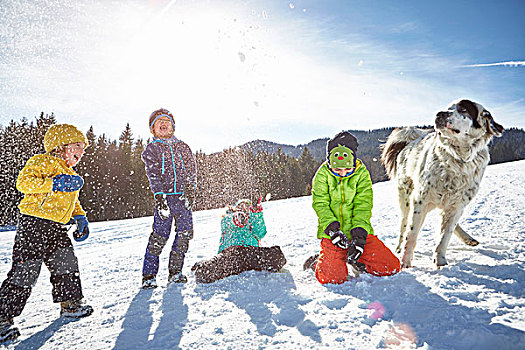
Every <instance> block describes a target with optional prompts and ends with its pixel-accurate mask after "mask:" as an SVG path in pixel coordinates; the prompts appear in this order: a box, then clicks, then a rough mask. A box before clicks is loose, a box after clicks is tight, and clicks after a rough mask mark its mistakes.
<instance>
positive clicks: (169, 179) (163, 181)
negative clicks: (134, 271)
mask: <svg viewBox="0 0 525 350" xmlns="http://www.w3.org/2000/svg"><path fill="white" fill-rule="evenodd" d="M149 126H150V131H151V133H152V134H153V136H154V138H153V140H152V141H151V142H150V143H149V144H148V145H147V146H146V149H145V150H144V152H143V153H142V160H143V161H144V164H145V165H146V175H147V176H148V180H149V184H150V187H151V191H152V192H153V196H154V198H155V214H154V219H153V232H152V233H151V235H150V237H149V241H148V246H147V248H146V254H145V256H144V266H143V268H142V288H155V287H156V286H157V281H156V276H157V272H158V270H159V255H160V254H161V252H162V249H163V248H164V246H165V245H166V242H167V241H168V238H169V237H170V232H171V226H172V223H173V220H175V221H176V224H175V225H176V227H175V234H176V236H175V240H174V241H173V246H172V247H171V253H170V258H169V266H168V272H169V275H168V280H169V282H174V283H185V282H186V281H187V278H186V276H184V275H183V274H182V266H183V265H184V256H185V254H186V252H187V251H188V245H189V241H190V240H191V239H192V238H193V217H192V215H193V214H192V207H193V204H194V201H195V189H196V183H197V180H196V169H195V159H194V158H193V153H192V152H191V149H190V147H189V146H188V145H187V144H186V143H184V142H182V141H181V140H179V139H177V138H176V137H175V136H174V131H175V120H174V118H173V115H172V114H171V113H170V112H169V111H168V110H166V109H164V108H161V109H158V110H156V111H154V112H153V113H152V114H151V115H150V118H149Z"/></svg>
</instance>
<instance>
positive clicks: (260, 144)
mask: <svg viewBox="0 0 525 350" xmlns="http://www.w3.org/2000/svg"><path fill="white" fill-rule="evenodd" d="M393 129H394V128H393V127H391V128H385V129H376V130H370V131H363V130H348V131H349V132H351V133H352V134H353V135H354V136H355V137H356V138H357V141H358V142H359V149H358V157H360V158H361V157H362V156H364V155H368V156H370V157H376V158H378V157H379V156H380V154H381V150H380V149H379V145H380V144H381V142H384V141H385V140H386V138H387V137H388V135H390V133H391V132H392V130H393ZM326 141H328V137H325V138H321V139H317V140H313V141H310V142H308V143H307V144H302V145H297V146H292V145H285V144H281V143H276V142H271V141H264V140H255V141H250V142H247V143H245V144H243V145H241V146H239V148H241V149H244V150H246V151H250V152H254V153H258V152H268V153H277V151H278V150H279V148H280V149H281V151H282V152H283V153H284V154H286V155H288V156H292V157H296V158H299V157H300V156H301V153H302V152H303V150H304V149H305V148H306V147H307V148H308V150H309V151H310V153H311V154H312V156H313V157H314V158H315V159H318V160H324V159H325V157H326Z"/></svg>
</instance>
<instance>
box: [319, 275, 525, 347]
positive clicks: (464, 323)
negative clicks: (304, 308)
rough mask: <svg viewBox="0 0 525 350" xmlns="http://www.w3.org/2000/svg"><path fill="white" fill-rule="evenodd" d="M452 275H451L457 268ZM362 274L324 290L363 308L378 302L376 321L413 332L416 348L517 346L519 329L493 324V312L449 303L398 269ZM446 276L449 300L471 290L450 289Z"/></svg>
mask: <svg viewBox="0 0 525 350" xmlns="http://www.w3.org/2000/svg"><path fill="white" fill-rule="evenodd" d="M442 273H443V271H434V272H432V274H436V275H438V274H442ZM445 274H446V273H445ZM453 274H454V276H456V277H457V271H455V272H453ZM364 278H365V279H369V278H370V279H373V281H371V282H370V281H364V280H363V278H357V279H354V280H350V281H349V282H347V283H345V284H343V285H327V288H328V289H329V290H330V291H332V292H334V293H338V294H342V295H349V296H352V297H354V298H357V299H360V300H362V301H363V304H364V305H365V306H364V308H367V307H366V305H367V304H368V305H370V306H372V305H374V307H373V309H374V310H376V309H378V307H377V305H379V308H380V309H381V316H382V317H381V319H382V320H386V321H391V322H392V323H393V325H394V326H395V325H401V327H402V328H403V332H404V333H405V335H406V333H411V332H413V334H414V339H413V340H412V341H413V342H414V343H415V344H413V345H417V347H420V346H424V345H425V344H427V345H428V346H429V347H430V348H431V349H467V348H468V349H523V344H524V343H523V342H524V341H525V332H523V331H521V330H519V329H515V328H512V327H509V326H506V325H503V324H499V323H495V322H493V318H494V317H495V316H496V315H495V314H492V313H489V312H488V311H486V310H482V309H480V308H477V307H475V306H472V307H467V306H464V305H460V304H459V303H454V304H452V303H451V302H450V301H447V300H446V299H444V298H443V297H441V296H440V295H438V294H435V293H433V292H432V290H431V289H430V288H429V287H427V286H426V285H424V284H422V283H420V282H419V281H418V280H417V279H416V277H415V276H414V275H412V274H409V273H404V272H401V273H399V274H398V275H396V276H392V277H389V278H384V277H382V278H381V277H372V276H367V277H364ZM448 280H449V282H447V283H451V285H450V287H449V289H450V294H451V296H452V298H450V300H453V299H454V298H455V297H454V293H456V294H458V297H457V299H462V300H466V298H460V295H461V294H463V297H467V298H468V296H467V294H469V295H475V294H476V293H461V292H455V290H454V289H455V287H456V286H454V285H453V284H454V283H457V279H456V278H454V279H452V278H450V279H448ZM483 281H484V279H479V280H478V281H477V282H478V283H479V284H480V285H483ZM469 282H472V281H471V280H469ZM475 282H476V281H475ZM359 283H366V284H368V283H372V284H373V286H369V287H367V288H360V287H359V285H358V284H359ZM372 302H373V304H372ZM383 312H384V314H383ZM370 313H372V311H370ZM375 322H376V320H373V319H371V318H368V319H364V320H363V323H365V324H369V325H371V323H372V324H374V323H375ZM394 326H393V327H392V328H394ZM407 329H409V331H408V332H407ZM391 330H392V329H391ZM394 334H395V332H394ZM386 338H387V337H386V335H385V339H386ZM520 344H521V345H520ZM387 345H388V344H387Z"/></svg>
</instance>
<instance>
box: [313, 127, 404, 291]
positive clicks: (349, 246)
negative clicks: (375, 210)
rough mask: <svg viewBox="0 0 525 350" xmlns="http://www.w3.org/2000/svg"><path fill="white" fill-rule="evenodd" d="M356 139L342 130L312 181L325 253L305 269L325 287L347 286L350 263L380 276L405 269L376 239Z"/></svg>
mask: <svg viewBox="0 0 525 350" xmlns="http://www.w3.org/2000/svg"><path fill="white" fill-rule="evenodd" d="M357 146H358V143H357V140H356V138H355V137H354V136H353V135H352V134H350V133H349V132H346V131H343V132H340V133H339V134H337V135H335V136H334V138H332V139H331V140H329V141H328V143H327V147H326V151H327V156H326V157H327V160H326V161H325V162H324V163H323V164H321V166H320V167H319V169H318V170H317V173H316V174H315V176H314V179H313V182H312V199H313V205H312V206H313V208H314V210H315V212H316V214H317V217H318V228H317V238H319V239H321V252H320V254H319V255H315V256H313V257H310V258H309V259H308V260H307V261H306V262H305V264H304V268H305V270H306V269H309V268H312V269H314V270H315V276H316V278H317V280H318V281H319V282H320V283H323V284H324V283H343V282H344V281H346V280H347V275H348V267H347V265H346V264H347V263H350V264H351V265H352V266H353V267H354V268H355V269H357V270H358V271H366V272H368V273H371V274H374V275H377V276H387V275H392V274H395V273H397V272H399V271H400V269H401V267H400V263H399V260H398V259H397V257H396V256H395V255H394V254H393V253H392V252H391V251H390V250H389V249H388V248H387V247H386V246H385V245H384V244H383V242H381V241H380V240H379V239H378V238H377V237H376V236H375V235H374V230H373V228H372V225H371V223H370V218H371V216H372V205H373V192H372V180H371V179H370V174H369V172H368V170H367V169H366V167H365V165H364V164H363V163H362V162H361V160H359V159H357V156H356V153H357Z"/></svg>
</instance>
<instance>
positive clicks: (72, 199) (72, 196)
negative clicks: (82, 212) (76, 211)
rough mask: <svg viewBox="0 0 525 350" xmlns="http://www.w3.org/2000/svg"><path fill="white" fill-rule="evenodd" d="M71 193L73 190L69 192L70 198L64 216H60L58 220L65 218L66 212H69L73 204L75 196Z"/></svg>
mask: <svg viewBox="0 0 525 350" xmlns="http://www.w3.org/2000/svg"><path fill="white" fill-rule="evenodd" d="M73 193H74V192H70V195H69V198H70V199H71V200H70V201H69V207H68V208H67V211H66V212H65V214H64V216H63V217H62V219H60V221H62V220H64V219H65V218H66V215H67V213H69V210H70V209H71V207H72V206H73V205H74V204H75V196H74V195H73ZM71 212H73V211H72V210H71ZM69 215H71V214H69Z"/></svg>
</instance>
